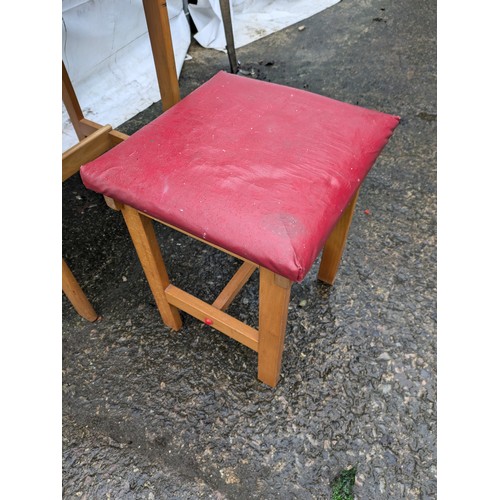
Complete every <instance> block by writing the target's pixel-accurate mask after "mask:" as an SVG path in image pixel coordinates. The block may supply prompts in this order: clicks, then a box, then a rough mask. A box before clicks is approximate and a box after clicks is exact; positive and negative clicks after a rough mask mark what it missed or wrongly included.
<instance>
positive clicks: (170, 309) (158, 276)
mask: <svg viewBox="0 0 500 500" xmlns="http://www.w3.org/2000/svg"><path fill="white" fill-rule="evenodd" d="M121 211H122V214H123V217H124V219H125V223H126V224H127V227H128V230H129V233H130V236H131V238H132V241H133V243H134V246H135V249H136V251H137V255H138V256H139V260H140V261H141V264H142V268H143V269H144V273H145V274H146V278H147V280H148V283H149V286H150V288H151V291H152V292H153V296H154V298H155V301H156V305H157V306H158V310H159V312H160V315H161V317H162V319H163V322H164V323H165V324H166V325H167V326H169V327H170V328H172V329H173V330H179V329H180V328H181V326H182V320H181V317H180V314H179V310H178V309H177V308H176V307H174V306H172V305H171V304H170V303H169V302H168V300H167V296H166V294H165V289H166V288H167V286H168V285H169V284H170V280H169V279H168V274H167V269H166V268H165V264H164V262H163V258H162V256H161V251H160V247H159V245H158V241H157V240H156V236H155V233H154V228H153V222H152V221H151V219H149V218H148V217H145V216H144V215H142V214H140V213H139V212H138V211H137V210H135V209H133V208H132V207H129V206H127V205H123V206H122V208H121Z"/></svg>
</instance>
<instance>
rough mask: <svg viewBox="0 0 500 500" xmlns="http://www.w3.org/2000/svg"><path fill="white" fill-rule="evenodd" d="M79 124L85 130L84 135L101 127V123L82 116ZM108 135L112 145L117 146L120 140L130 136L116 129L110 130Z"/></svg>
mask: <svg viewBox="0 0 500 500" xmlns="http://www.w3.org/2000/svg"><path fill="white" fill-rule="evenodd" d="M80 125H81V127H82V130H83V131H84V132H85V135H90V134H92V133H93V132H95V131H96V130H99V129H100V128H101V127H102V125H99V123H96V122H93V121H92V120H87V118H82V119H81V120H80ZM109 136H110V138H111V142H112V143H113V146H117V145H118V144H120V142H123V141H124V140H125V139H128V138H129V137H130V136H128V135H127V134H124V133H123V132H118V130H111V131H110V132H109Z"/></svg>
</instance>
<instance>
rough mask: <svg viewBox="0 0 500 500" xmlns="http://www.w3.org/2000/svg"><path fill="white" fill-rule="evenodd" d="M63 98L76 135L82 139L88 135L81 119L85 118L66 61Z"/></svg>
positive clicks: (63, 76)
mask: <svg viewBox="0 0 500 500" xmlns="http://www.w3.org/2000/svg"><path fill="white" fill-rule="evenodd" d="M62 100H63V103H64V106H65V108H66V111H67V112H68V115H69V119H70V120H71V123H72V124H73V128H74V129H75V132H76V135H77V137H78V139H79V140H80V141H81V140H82V139H83V138H84V137H85V135H87V134H85V131H84V130H83V128H82V126H81V124H80V120H81V119H82V118H83V113H82V108H81V107H80V103H79V102H78V98H77V97H76V93H75V89H74V88H73V84H72V83H71V80H70V79H69V75H68V72H67V71H66V66H65V65H64V62H63V63H62Z"/></svg>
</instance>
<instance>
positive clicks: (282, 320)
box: [258, 267, 292, 387]
mask: <svg viewBox="0 0 500 500" xmlns="http://www.w3.org/2000/svg"><path fill="white" fill-rule="evenodd" d="M259 272H260V288H259V361H258V364H259V367H258V369H259V373H258V379H259V380H260V381H262V382H264V383H265V384H267V385H270V386H271V387H275V386H276V384H277V383H278V380H279V377H280V372H281V356H282V354H283V346H284V342H285V331H286V322H287V317H288V303H289V301H290V289H291V286H292V282H291V281H290V280H289V279H286V278H283V277H282V276H279V275H277V274H275V273H273V272H272V271H269V270H268V269H265V268H262V267H261V268H260V271H259Z"/></svg>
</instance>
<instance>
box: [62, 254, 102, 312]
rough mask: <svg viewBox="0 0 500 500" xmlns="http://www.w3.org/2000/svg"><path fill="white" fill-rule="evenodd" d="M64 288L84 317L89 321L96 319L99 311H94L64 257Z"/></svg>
mask: <svg viewBox="0 0 500 500" xmlns="http://www.w3.org/2000/svg"><path fill="white" fill-rule="evenodd" d="M62 288H63V292H64V294H65V295H66V297H68V300H69V301H70V302H71V304H72V305H73V307H74V308H75V310H76V312H77V313H78V314H79V315H80V316H81V317H82V318H85V319H86V320H88V321H95V320H96V319H97V317H98V316H97V313H96V312H95V311H94V308H93V307H92V304H91V303H90V302H89V300H88V299H87V296H86V295H85V294H84V293H83V290H82V289H81V288H80V285H79V284H78V281H76V278H75V277H74V276H73V273H72V272H71V269H70V268H69V267H68V264H66V262H65V261H64V259H63V261H62Z"/></svg>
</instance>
